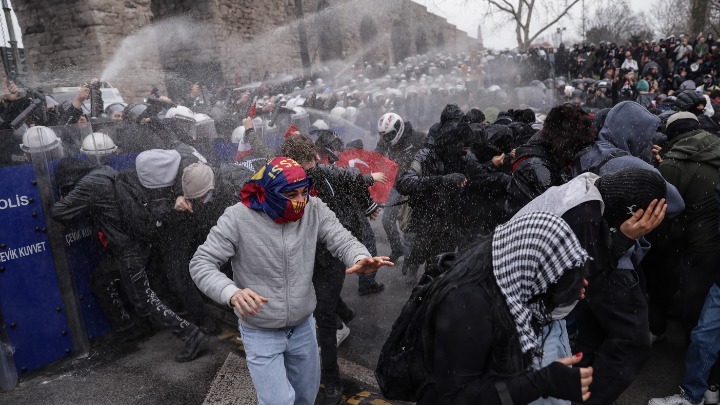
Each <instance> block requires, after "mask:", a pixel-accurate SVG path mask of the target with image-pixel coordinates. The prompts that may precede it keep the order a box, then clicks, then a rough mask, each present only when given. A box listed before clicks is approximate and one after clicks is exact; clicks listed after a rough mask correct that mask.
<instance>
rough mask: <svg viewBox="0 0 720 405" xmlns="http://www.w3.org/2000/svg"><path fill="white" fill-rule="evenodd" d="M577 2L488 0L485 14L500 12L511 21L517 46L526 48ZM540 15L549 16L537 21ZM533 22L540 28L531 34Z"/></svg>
mask: <svg viewBox="0 0 720 405" xmlns="http://www.w3.org/2000/svg"><path fill="white" fill-rule="evenodd" d="M579 2H580V0H564V1H559V0H540V1H536V0H488V5H489V8H488V11H487V15H488V16H492V15H495V14H500V15H504V16H506V17H508V19H509V20H510V21H513V22H514V23H515V37H516V40H517V44H518V47H519V48H522V49H527V48H528V47H529V46H530V44H532V42H533V41H534V40H535V39H536V38H537V37H538V36H539V35H540V34H542V33H543V32H545V31H546V30H547V29H548V28H550V27H552V26H553V25H554V24H555V23H557V22H558V21H560V19H561V18H563V17H564V16H565V15H567V13H568V11H570V9H571V8H572V7H573V6H574V5H576V4H578V3H579ZM538 4H540V6H538ZM538 8H540V9H539V10H538ZM542 15H544V16H549V17H548V18H547V20H546V21H543V22H538V21H537V20H538V16H542ZM533 23H534V24H540V28H537V29H536V30H534V33H533V34H531V33H530V32H531V30H530V26H531V25H532V24H533Z"/></svg>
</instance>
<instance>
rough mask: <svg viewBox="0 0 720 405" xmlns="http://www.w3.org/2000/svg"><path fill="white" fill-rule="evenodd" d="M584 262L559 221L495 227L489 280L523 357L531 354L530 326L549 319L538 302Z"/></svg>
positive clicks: (540, 217) (532, 217) (546, 217)
mask: <svg viewBox="0 0 720 405" xmlns="http://www.w3.org/2000/svg"><path fill="white" fill-rule="evenodd" d="M587 258H588V254H587V252H585V250H583V248H582V247H581V246H580V242H578V240H577V238H576V237H575V234H574V233H573V231H572V230H571V229H570V227H569V226H568V225H567V223H565V221H563V220H562V219H561V218H560V217H559V216H557V215H555V214H551V213H549V212H534V213H531V214H528V215H525V216H522V217H519V218H516V219H513V220H511V221H510V222H507V223H505V224H503V225H500V226H498V227H497V229H496V230H495V234H494V235H493V241H492V261H493V274H494V275H495V279H496V280H497V284H498V287H500V291H501V292H502V294H503V296H504V297H505V302H506V303H507V306H508V308H509V310H510V315H511V316H512V318H513V320H514V321H515V328H516V329H517V332H518V336H519V338H520V347H521V349H522V352H523V353H528V352H531V351H535V350H536V349H537V340H538V339H537V334H536V332H535V329H534V328H533V320H534V321H535V322H537V323H538V324H543V323H544V322H546V321H547V320H548V319H549V314H548V313H546V310H545V308H544V305H543V303H542V300H540V299H534V298H537V297H538V296H539V295H541V294H544V293H545V292H546V291H547V290H548V287H549V286H550V285H551V284H553V283H555V282H557V281H558V279H560V276H562V275H563V273H565V271H568V270H570V269H578V271H579V267H581V266H582V265H583V264H584V263H585V261H586V260H587Z"/></svg>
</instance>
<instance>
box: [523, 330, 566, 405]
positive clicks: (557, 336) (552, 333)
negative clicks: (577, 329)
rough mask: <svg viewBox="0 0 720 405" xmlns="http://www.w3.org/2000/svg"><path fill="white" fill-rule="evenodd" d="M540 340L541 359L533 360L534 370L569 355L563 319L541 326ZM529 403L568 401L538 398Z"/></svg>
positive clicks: (553, 404) (560, 403)
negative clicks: (541, 344) (541, 346)
mask: <svg viewBox="0 0 720 405" xmlns="http://www.w3.org/2000/svg"><path fill="white" fill-rule="evenodd" d="M543 339H544V341H543ZM540 341H541V342H542V343H543V357H542V359H539V358H537V357H536V358H535V359H534V360H533V367H534V368H535V369H536V370H540V369H541V368H543V367H546V366H548V365H550V363H552V362H553V361H556V360H559V359H562V358H563V357H569V356H571V354H570V338H568V333H567V328H566V327H565V320H564V319H560V320H556V321H552V322H551V323H550V324H548V325H545V326H543V329H542V336H540ZM530 405H570V401H565V400H563V399H557V398H540V399H537V400H535V401H533V402H531V403H530Z"/></svg>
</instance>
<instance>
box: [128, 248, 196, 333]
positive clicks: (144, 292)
mask: <svg viewBox="0 0 720 405" xmlns="http://www.w3.org/2000/svg"><path fill="white" fill-rule="evenodd" d="M118 250H119V251H117V252H116V253H115V254H114V256H115V257H116V258H117V262H118V267H119V271H120V280H121V282H122V286H123V289H124V291H125V295H126V296H127V298H128V300H129V301H130V303H132V304H133V306H134V307H135V310H136V311H137V313H138V315H140V316H142V317H147V318H150V320H151V321H152V322H153V323H154V324H156V325H158V326H162V327H165V328H168V329H170V331H172V333H173V334H174V335H175V336H177V337H178V338H180V339H181V340H182V341H185V340H187V339H188V338H189V337H190V335H192V334H193V333H195V332H196V331H197V330H198V328H197V326H195V325H193V324H192V323H190V322H188V321H186V320H185V319H183V318H181V317H179V316H178V315H177V314H175V312H173V311H172V310H171V309H170V308H168V307H167V306H165V304H164V303H163V302H162V301H160V299H159V298H158V296H157V295H156V294H155V291H153V290H152V288H150V282H149V281H148V278H147V274H146V273H145V264H146V263H147V260H148V255H149V253H148V252H149V251H148V249H146V248H144V247H142V246H140V245H139V244H138V243H132V244H131V245H129V246H127V247H124V248H122V249H118Z"/></svg>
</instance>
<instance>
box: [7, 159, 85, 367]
mask: <svg viewBox="0 0 720 405" xmlns="http://www.w3.org/2000/svg"><path fill="white" fill-rule="evenodd" d="M0 178H2V179H3V181H2V182H0V224H2V226H0V310H1V311H2V314H3V321H4V322H5V325H6V326H7V329H6V330H7V333H8V337H9V340H10V343H11V345H12V347H13V350H14V360H15V366H16V368H17V369H18V371H20V372H25V371H29V370H33V369H37V368H39V367H42V366H43V365H46V364H48V363H51V362H53V361H55V360H58V359H60V358H62V357H63V356H65V355H66V354H68V353H71V352H72V350H73V345H72V341H71V339H70V333H69V328H68V321H67V318H66V316H65V312H64V305H63V300H62V297H61V294H60V288H59V285H58V280H57V276H56V273H55V265H54V262H53V255H52V252H51V251H50V245H49V241H48V238H47V235H46V231H47V224H46V223H45V220H44V217H43V211H42V205H41V201H40V196H39V192H38V189H37V187H36V184H37V183H36V182H35V172H34V170H33V167H32V166H31V165H23V166H14V167H5V168H0Z"/></svg>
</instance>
